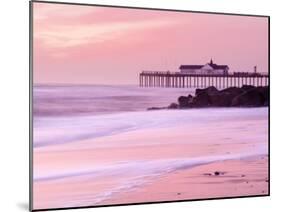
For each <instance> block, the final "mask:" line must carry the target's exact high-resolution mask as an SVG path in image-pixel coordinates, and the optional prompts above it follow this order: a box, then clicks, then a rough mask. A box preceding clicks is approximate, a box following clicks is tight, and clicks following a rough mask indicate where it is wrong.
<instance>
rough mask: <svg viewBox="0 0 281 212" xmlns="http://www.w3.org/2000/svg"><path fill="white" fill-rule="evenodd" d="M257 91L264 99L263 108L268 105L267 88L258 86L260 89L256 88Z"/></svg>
mask: <svg viewBox="0 0 281 212" xmlns="http://www.w3.org/2000/svg"><path fill="white" fill-rule="evenodd" d="M257 90H258V91H259V92H260V94H261V95H262V97H263V98H264V106H268V103H269V87H268V86H260V87H257Z"/></svg>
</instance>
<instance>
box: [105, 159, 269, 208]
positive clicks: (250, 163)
mask: <svg viewBox="0 0 281 212" xmlns="http://www.w3.org/2000/svg"><path fill="white" fill-rule="evenodd" d="M267 194H268V157H267V156H258V157H251V158H247V159H241V160H227V161H221V162H215V163H211V164H207V165H202V166H198V167H194V168H191V169H186V170H180V171H175V172H173V173H170V174H167V175H165V176H162V177H159V178H158V179H157V180H155V181H154V182H152V183H149V184H147V185H146V186H144V187H139V188H137V189H135V190H134V192H126V193H123V194H122V195H120V196H118V197H115V198H112V199H110V201H104V202H102V204H122V203H135V202H157V201H173V200H194V199H204V198H220V197H237V196H251V195H267ZM136 200H137V201H136Z"/></svg>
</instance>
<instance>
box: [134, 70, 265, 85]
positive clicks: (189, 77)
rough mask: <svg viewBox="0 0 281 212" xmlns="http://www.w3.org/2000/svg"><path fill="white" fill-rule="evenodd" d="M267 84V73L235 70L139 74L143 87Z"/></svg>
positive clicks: (144, 72) (146, 72)
mask: <svg viewBox="0 0 281 212" xmlns="http://www.w3.org/2000/svg"><path fill="white" fill-rule="evenodd" d="M245 84H247V85H254V86H266V85H268V84H269V75H268V74H267V73H260V72H259V73H250V72H233V73H228V74H185V73H181V72H170V71H165V72H164V71H142V72H141V73H140V74H139V85H140V86H141V87H168V88H171V87H172V88H189V87H195V88H204V87H208V86H215V87H217V88H225V87H230V86H237V87H240V86H242V85H245Z"/></svg>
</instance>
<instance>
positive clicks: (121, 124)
mask: <svg viewBox="0 0 281 212" xmlns="http://www.w3.org/2000/svg"><path fill="white" fill-rule="evenodd" d="M267 116H268V109H267V108H255V109H253V108H225V109H222V108H218V109H215V108H210V109H190V110H161V111H139V112H125V113H117V114H106V115H96V116H74V117H41V118H38V119H37V121H36V123H35V126H34V147H35V148H36V147H44V146H48V145H57V144H63V143H67V142H74V141H80V140H83V139H89V138H98V137H101V136H109V135H114V134H119V133H124V132H128V131H133V130H140V129H153V128H168V127H173V126H180V125H189V126H193V125H196V124H198V125H200V124H205V125H206V126H207V125H208V124H216V123H219V122H222V121H227V120H231V119H232V120H235V119H239V118H240V119H243V118H245V117H246V118H247V119H251V118H256V117H261V118H264V119H266V117H267Z"/></svg>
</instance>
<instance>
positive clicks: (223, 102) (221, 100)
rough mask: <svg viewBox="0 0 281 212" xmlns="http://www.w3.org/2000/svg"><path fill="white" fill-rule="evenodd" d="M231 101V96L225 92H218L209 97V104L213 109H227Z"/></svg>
mask: <svg viewBox="0 0 281 212" xmlns="http://www.w3.org/2000/svg"><path fill="white" fill-rule="evenodd" d="M232 99H233V95H232V94H230V93H226V92H218V93H217V94H213V95H210V96H209V103H210V105H211V106H213V107H229V106H230V104H231V101H232Z"/></svg>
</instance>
